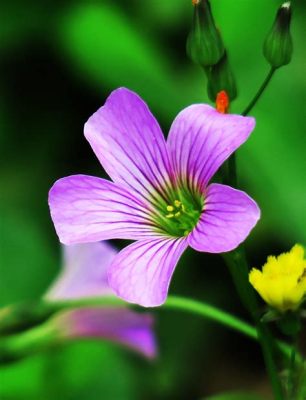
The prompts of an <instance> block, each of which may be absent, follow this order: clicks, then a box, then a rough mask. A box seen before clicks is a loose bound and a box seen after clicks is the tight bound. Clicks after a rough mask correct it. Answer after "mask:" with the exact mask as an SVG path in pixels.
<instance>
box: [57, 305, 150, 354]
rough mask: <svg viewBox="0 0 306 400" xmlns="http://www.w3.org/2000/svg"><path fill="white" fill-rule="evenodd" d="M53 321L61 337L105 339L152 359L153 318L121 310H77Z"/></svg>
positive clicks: (63, 313)
mask: <svg viewBox="0 0 306 400" xmlns="http://www.w3.org/2000/svg"><path fill="white" fill-rule="evenodd" d="M54 322H55V323H56V324H57V325H58V326H59V328H60V330H61V332H62V335H63V337H64V338H69V339H79V338H96V339H107V340H110V341H112V342H116V343H120V344H123V345H125V346H127V347H129V348H131V349H133V350H136V351H138V352H140V353H142V354H143V355H144V356H146V357H149V358H153V357H155V356H156V343H155V337H154V333H153V318H152V317H151V315H149V314H144V313H141V314H139V313H135V312H133V311H130V310H128V309H124V308H112V309H110V308H80V309H75V310H68V311H64V312H61V313H60V314H58V315H57V316H56V317H55V320H54Z"/></svg>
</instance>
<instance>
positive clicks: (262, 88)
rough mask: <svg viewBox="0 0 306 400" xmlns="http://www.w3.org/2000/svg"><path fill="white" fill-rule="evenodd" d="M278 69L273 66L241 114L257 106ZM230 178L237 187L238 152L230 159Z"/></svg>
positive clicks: (229, 182) (229, 181) (231, 184)
mask: <svg viewBox="0 0 306 400" xmlns="http://www.w3.org/2000/svg"><path fill="white" fill-rule="evenodd" d="M275 71H276V68H273V67H272V68H271V69H270V71H269V73H268V75H267V76H266V78H265V80H264V81H263V83H262V85H261V86H260V88H259V89H258V91H257V93H256V94H255V96H254V98H253V99H252V100H251V102H250V103H249V105H248V106H247V107H246V108H245V110H244V111H243V112H242V113H241V115H244V116H246V115H248V113H249V112H250V111H251V110H252V108H253V107H254V106H255V104H256V103H257V101H258V100H259V99H260V97H261V95H262V94H263V92H264V91H265V89H266V87H267V86H268V84H269V83H270V81H271V79H272V76H273V75H274V72H275ZM227 164H228V178H227V179H226V182H225V183H227V184H229V185H230V186H234V187H237V183H238V182H237V168H236V153H233V154H232V155H231V156H230V158H229V159H228V162H227Z"/></svg>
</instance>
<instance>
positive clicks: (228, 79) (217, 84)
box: [207, 52, 237, 102]
mask: <svg viewBox="0 0 306 400" xmlns="http://www.w3.org/2000/svg"><path fill="white" fill-rule="evenodd" d="M222 91H225V92H226V94H227V96H228V98H229V100H230V101H233V100H234V99H235V98H236V97H237V88H236V82H235V78H234V75H233V73H232V71H231V68H230V65H229V62H228V57H227V54H226V52H224V55H223V57H222V58H221V60H220V61H219V62H218V63H217V64H216V65H214V66H213V67H211V69H210V71H209V72H208V81H207V92H208V96H209V98H210V100H211V101H213V102H215V101H216V98H217V95H218V93H220V92H222Z"/></svg>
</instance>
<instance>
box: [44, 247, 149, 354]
mask: <svg viewBox="0 0 306 400" xmlns="http://www.w3.org/2000/svg"><path fill="white" fill-rule="evenodd" d="M117 253H118V252H117V251H116V250H115V249H114V248H113V247H112V246H110V245H109V244H108V243H107V242H97V243H87V244H76V245H71V246H63V258H64V260H63V265H64V268H63V271H62V273H61V275H60V276H59V277H58V278H57V280H56V281H55V283H54V284H53V285H52V286H51V288H50V289H49V290H48V292H47V293H46V295H45V298H46V299H47V300H51V301H52V300H62V299H76V298H78V299H79V298H85V297H90V298H93V297H103V296H107V295H111V294H113V292H112V290H111V289H110V287H109V286H108V282H107V272H106V270H107V267H108V266H109V265H110V263H111V262H112V261H113V259H114V257H115V256H116V254H117ZM53 323H54V324H55V325H56V326H58V328H59V330H60V332H61V336H62V337H63V338H69V339H75V338H88V337H90V338H101V339H108V340H112V341H114V342H117V343H120V344H123V345H125V346H127V347H130V348H132V349H133V350H136V351H138V352H140V353H142V354H143V355H145V356H146V357H149V358H153V357H154V356H155V355H156V344H155V338H154V333H153V318H152V316H151V315H149V314H145V313H136V312H134V311H131V310H129V309H128V308H126V307H122V306H104V307H82V308H76V309H72V310H71V309H69V310H67V311H62V312H60V313H59V314H58V315H56V316H55V318H54V320H53Z"/></svg>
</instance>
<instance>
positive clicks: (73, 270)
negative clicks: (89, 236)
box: [45, 241, 118, 300]
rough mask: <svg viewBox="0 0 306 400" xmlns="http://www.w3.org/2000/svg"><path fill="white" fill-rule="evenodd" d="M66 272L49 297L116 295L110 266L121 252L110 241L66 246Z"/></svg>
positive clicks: (50, 291) (51, 289) (64, 266)
mask: <svg viewBox="0 0 306 400" xmlns="http://www.w3.org/2000/svg"><path fill="white" fill-rule="evenodd" d="M62 253H63V258H64V260H63V271H62V273H61V274H60V276H59V277H58V278H57V279H56V281H55V282H54V284H53V285H52V286H51V288H50V289H49V290H48V292H47V293H46V295H45V298H46V299H49V300H57V299H75V298H82V297H95V296H105V295H110V294H112V293H113V292H112V290H111V289H110V287H109V285H108V281H107V272H106V270H107V268H108V266H109V265H110V264H111V262H112V261H113V259H114V257H115V255H116V254H117V253H118V251H117V250H116V249H115V248H114V247H113V246H111V245H110V244H109V243H108V242H106V241H104V242H96V243H83V244H74V245H70V246H62Z"/></svg>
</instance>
